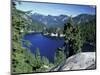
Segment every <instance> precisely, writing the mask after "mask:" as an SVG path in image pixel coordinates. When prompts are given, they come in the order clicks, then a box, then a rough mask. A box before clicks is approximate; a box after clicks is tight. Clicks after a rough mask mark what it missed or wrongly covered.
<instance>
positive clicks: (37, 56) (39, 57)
mask: <svg viewBox="0 0 100 75" xmlns="http://www.w3.org/2000/svg"><path fill="white" fill-rule="evenodd" d="M35 58H36V66H37V68H40V67H41V56H40V51H39V48H37V49H36V53H35Z"/></svg>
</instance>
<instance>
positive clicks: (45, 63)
mask: <svg viewBox="0 0 100 75" xmlns="http://www.w3.org/2000/svg"><path fill="white" fill-rule="evenodd" d="M42 64H43V65H47V66H48V65H49V60H48V59H47V58H46V57H44V56H43V57H42Z"/></svg>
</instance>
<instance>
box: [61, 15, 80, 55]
mask: <svg viewBox="0 0 100 75" xmlns="http://www.w3.org/2000/svg"><path fill="white" fill-rule="evenodd" d="M63 33H64V35H65V36H64V39H65V43H64V46H65V47H67V49H68V51H69V52H68V53H69V54H68V55H66V56H71V55H73V54H76V53H79V52H81V37H80V29H79V27H78V25H75V24H74V22H73V20H72V18H71V17H70V18H69V20H68V22H67V23H66V24H65V25H64V31H63ZM67 45H68V46H67Z"/></svg>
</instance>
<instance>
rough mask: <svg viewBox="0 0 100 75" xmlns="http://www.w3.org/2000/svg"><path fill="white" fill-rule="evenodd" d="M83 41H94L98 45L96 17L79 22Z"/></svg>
mask: <svg viewBox="0 0 100 75" xmlns="http://www.w3.org/2000/svg"><path fill="white" fill-rule="evenodd" d="M79 26H80V30H81V37H82V40H83V42H89V43H92V44H93V45H94V46H96V19H93V20H90V21H89V22H85V23H81V24H79Z"/></svg>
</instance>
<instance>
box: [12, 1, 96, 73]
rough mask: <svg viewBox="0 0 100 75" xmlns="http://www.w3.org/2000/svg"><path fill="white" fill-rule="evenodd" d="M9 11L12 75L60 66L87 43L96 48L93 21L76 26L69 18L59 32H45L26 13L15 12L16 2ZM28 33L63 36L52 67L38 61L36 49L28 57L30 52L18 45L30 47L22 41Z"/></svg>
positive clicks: (38, 55) (38, 53)
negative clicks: (10, 20) (61, 45)
mask: <svg viewBox="0 0 100 75" xmlns="http://www.w3.org/2000/svg"><path fill="white" fill-rule="evenodd" d="M11 11H12V12H11V14H12V41H13V42H12V73H27V72H48V71H49V70H50V69H51V68H53V67H55V66H58V65H59V64H62V63H63V62H64V60H65V59H67V58H68V57H70V56H72V55H74V54H77V53H79V52H82V48H81V47H82V45H83V44H84V43H86V42H88V43H90V44H91V45H93V46H95V47H96V19H92V20H90V21H88V22H81V23H76V22H74V20H73V18H72V17H69V18H68V20H67V21H66V23H65V24H64V25H63V28H61V29H59V28H54V27H50V28H48V27H46V25H45V24H43V23H41V22H39V21H36V20H33V19H31V17H30V14H31V12H30V11H27V12H25V11H21V10H18V9H16V2H12V5H11ZM29 31H34V32H42V33H54V32H56V33H59V34H63V35H64V37H63V38H64V45H63V47H60V48H58V49H57V50H56V53H55V57H54V63H51V62H50V61H49V60H48V58H47V57H45V56H43V57H41V54H40V50H39V48H37V49H36V52H35V53H32V52H31V50H29V49H28V48H25V47H23V46H22V41H24V42H25V44H26V45H27V46H31V43H30V42H29V41H27V40H23V38H24V36H25V34H27V33H28V32H29ZM66 48H67V49H68V51H67V52H66V51H65V50H66ZM94 51H95V50H94Z"/></svg>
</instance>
